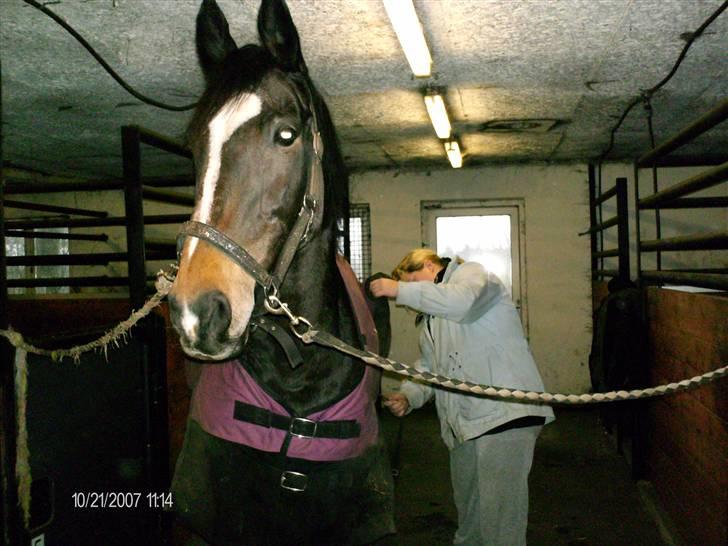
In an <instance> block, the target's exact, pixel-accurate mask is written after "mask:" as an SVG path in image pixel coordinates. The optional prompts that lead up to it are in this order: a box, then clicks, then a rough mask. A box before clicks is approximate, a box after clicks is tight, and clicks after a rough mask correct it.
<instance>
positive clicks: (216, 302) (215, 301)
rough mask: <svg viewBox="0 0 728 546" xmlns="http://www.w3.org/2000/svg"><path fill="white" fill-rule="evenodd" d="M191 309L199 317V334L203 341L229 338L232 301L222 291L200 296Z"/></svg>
mask: <svg viewBox="0 0 728 546" xmlns="http://www.w3.org/2000/svg"><path fill="white" fill-rule="evenodd" d="M191 311H192V312H193V313H194V314H195V315H196V316H197V318H198V321H199V332H198V334H199V337H200V339H201V340H202V341H208V342H209V341H222V340H225V339H227V331H228V328H229V327H230V321H231V320H232V312H231V310H230V303H229V302H228V299H227V298H226V297H225V295H224V294H223V293H222V292H220V291H218V290H215V291H213V292H208V293H207V294H204V295H202V296H200V297H199V298H197V300H196V301H195V303H194V304H193V305H192V307H191Z"/></svg>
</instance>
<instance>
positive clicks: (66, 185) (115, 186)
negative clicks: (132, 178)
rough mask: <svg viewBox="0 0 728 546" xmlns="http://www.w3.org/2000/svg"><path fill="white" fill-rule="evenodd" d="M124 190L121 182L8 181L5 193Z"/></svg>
mask: <svg viewBox="0 0 728 546" xmlns="http://www.w3.org/2000/svg"><path fill="white" fill-rule="evenodd" d="M121 189H124V181H123V180H88V181H84V182H27V181H25V180H22V181H21V180H16V181H10V182H8V183H7V186H6V188H5V193H6V194H8V195H17V194H24V193H65V192H69V191H70V192H76V191H107V190H121Z"/></svg>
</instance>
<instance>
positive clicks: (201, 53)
mask: <svg viewBox="0 0 728 546" xmlns="http://www.w3.org/2000/svg"><path fill="white" fill-rule="evenodd" d="M237 48H238V46H236V45H235V40H233V39H232V37H231V36H230V29H229V28H228V22H227V19H225V15H223V13H222V11H221V10H220V8H219V7H218V5H217V2H215V0H203V1H202V6H200V11H199V13H198V14H197V57H198V58H199V60H200V67H201V68H202V72H203V73H204V74H205V79H206V80H208V81H209V80H210V77H211V76H212V75H213V74H214V73H215V71H216V70H217V68H218V67H219V66H220V64H221V63H222V62H223V61H224V60H225V57H227V56H228V54H229V53H231V52H233V51H235V50H236V49H237Z"/></svg>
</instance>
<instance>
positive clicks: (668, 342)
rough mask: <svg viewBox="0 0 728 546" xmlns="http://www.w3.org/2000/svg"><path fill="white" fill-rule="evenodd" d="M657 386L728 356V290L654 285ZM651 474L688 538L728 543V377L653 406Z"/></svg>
mask: <svg viewBox="0 0 728 546" xmlns="http://www.w3.org/2000/svg"><path fill="white" fill-rule="evenodd" d="M647 314H648V324H649V342H650V359H651V384H653V385H659V384H663V383H669V382H673V381H680V380H682V379H685V378H689V377H693V376H696V375H700V374H703V373H705V372H708V371H710V370H713V369H715V368H717V367H719V366H721V365H724V364H725V363H726V361H728V328H726V317H728V296H726V295H725V294H724V293H723V294H706V293H688V292H678V291H675V290H667V289H659V288H654V287H650V288H648V289H647ZM647 430H648V439H649V440H648V448H647V460H646V464H647V472H648V477H649V479H650V480H651V481H652V482H653V484H654V487H655V489H656V491H657V493H658V495H659V497H660V500H661V501H662V504H663V506H664V507H665V509H666V510H667V512H668V513H669V514H670V516H671V519H672V520H673V522H674V524H675V525H676V527H677V528H678V530H679V532H680V533H681V534H682V536H683V538H684V539H685V540H686V541H687V543H689V544H728V382H726V381H725V380H719V381H716V382H714V383H711V384H709V385H704V386H701V387H700V388H697V389H693V390H690V391H687V392H683V393H680V394H673V395H668V396H664V397H660V398H657V399H653V400H652V401H650V402H649V405H648V416H647Z"/></svg>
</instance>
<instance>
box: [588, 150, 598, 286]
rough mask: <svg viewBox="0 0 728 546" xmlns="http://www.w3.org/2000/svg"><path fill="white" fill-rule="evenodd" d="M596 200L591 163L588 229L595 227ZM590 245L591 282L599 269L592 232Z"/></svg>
mask: <svg viewBox="0 0 728 546" xmlns="http://www.w3.org/2000/svg"><path fill="white" fill-rule="evenodd" d="M596 198H597V180H596V170H595V166H594V164H593V163H590V164H589V227H590V228H593V227H594V226H596V225H597V210H596V207H597V206H596V204H595V201H596ZM589 239H590V243H591V278H592V281H595V280H596V279H597V269H598V268H599V259H598V258H597V257H596V255H595V254H596V252H597V234H596V232H595V231H592V232H591V233H590V234H589Z"/></svg>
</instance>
